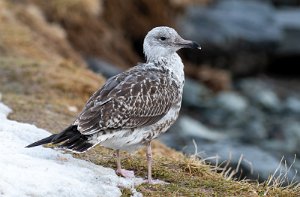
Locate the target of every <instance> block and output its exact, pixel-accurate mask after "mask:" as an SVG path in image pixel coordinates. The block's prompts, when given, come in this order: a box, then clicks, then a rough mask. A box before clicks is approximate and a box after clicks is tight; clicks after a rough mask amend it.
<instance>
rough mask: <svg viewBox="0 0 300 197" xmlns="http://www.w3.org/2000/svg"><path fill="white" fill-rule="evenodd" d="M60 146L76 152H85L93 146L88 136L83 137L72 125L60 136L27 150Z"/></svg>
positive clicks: (57, 135)
mask: <svg viewBox="0 0 300 197" xmlns="http://www.w3.org/2000/svg"><path fill="white" fill-rule="evenodd" d="M48 143H51V144H59V145H58V147H59V148H63V149H68V150H71V151H75V152H84V151H86V150H88V149H89V148H91V147H92V146H93V144H92V143H89V142H88V136H85V135H82V134H81V133H80V132H79V131H78V130H77V125H71V126H69V127H68V128H66V129H65V130H63V131H62V132H60V133H58V134H53V135H51V136H49V137H46V138H44V139H41V140H39V141H37V142H34V143H32V144H29V145H28V146H26V148H31V147H35V146H39V145H43V144H48Z"/></svg>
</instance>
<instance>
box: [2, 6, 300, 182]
mask: <svg viewBox="0 0 300 197" xmlns="http://www.w3.org/2000/svg"><path fill="white" fill-rule="evenodd" d="M299 6H300V2H299V1H298V0H289V1H278V0H273V1H271V0H264V1H261V0H218V1H217V0H182V1H180V0H168V1H160V0H154V1H150V0H130V1H118V0H109V1H105V0H86V1H81V0H64V1H62V0H52V1H39V0H25V1H20V0H14V1H9V3H7V1H0V31H1V34H0V56H1V58H0V61H1V65H0V67H6V69H2V70H4V71H5V72H7V70H9V68H12V66H13V65H18V64H19V63H18V62H20V61H22V65H23V67H17V69H18V72H17V74H15V73H14V74H11V73H10V72H7V73H4V72H2V73H1V72H0V76H1V79H0V83H1V84H5V85H4V86H2V85H1V86H2V87H1V88H2V89H1V91H4V92H5V90H11V89H14V90H16V92H17V93H18V92H22V93H25V95H26V99H28V100H30V101H32V100H33V96H32V95H33V94H37V95H38V93H39V94H49V100H51V99H52V100H55V102H57V103H59V104H60V105H62V106H63V105H64V104H65V103H68V105H70V106H69V107H68V110H67V112H66V111H65V110H62V109H63V108H58V109H55V110H56V111H57V113H56V114H50V113H49V112H47V110H46V111H45V110H44V109H43V108H42V107H41V106H39V107H36V108H34V109H31V108H29V106H22V102H21V103H17V104H16V103H15V102H12V103H11V105H13V106H17V107H23V108H24V107H27V108H28V110H36V112H37V116H40V115H41V114H43V113H48V115H49V114H50V115H51V116H50V117H52V118H51V121H53V122H55V121H57V118H58V117H59V116H60V115H59V114H60V113H67V114H70V116H71V115H73V114H76V113H77V112H78V110H80V108H81V107H82V104H83V102H84V100H86V99H87V98H88V96H89V95H90V94H91V93H92V92H93V91H94V90H96V89H97V87H99V86H100V85H101V84H102V83H103V81H104V79H103V77H102V76H104V77H105V78H108V77H110V76H112V75H114V74H117V73H118V72H121V71H122V70H124V69H127V68H130V67H131V66H133V65H135V64H136V63H137V62H143V61H144V58H143V52H142V43H143V38H144V36H145V34H146V33H147V32H148V31H149V30H150V29H151V28H153V27H155V26H159V25H167V26H171V27H174V28H175V29H177V30H178V32H180V34H182V35H183V37H185V38H189V39H191V40H195V41H197V42H198V43H200V45H201V46H202V49H203V50H202V51H201V52H200V53H199V52H198V51H197V52H193V51H191V50H182V51H181V52H180V55H181V56H182V57H183V61H184V63H185V71H186V77H187V79H186V85H185V90H184V98H183V109H182V112H181V116H180V118H179V120H178V121H177V123H176V125H174V126H173V127H172V128H171V129H170V131H169V132H168V133H167V134H166V135H164V136H162V137H161V138H160V140H161V141H162V142H163V143H165V144H167V145H168V146H170V147H172V148H175V149H177V150H179V151H182V152H184V153H187V154H196V155H197V156H199V157H201V158H203V159H205V160H206V161H207V162H209V163H212V164H213V165H215V164H218V163H219V164H220V163H224V161H230V165H229V166H228V167H232V168H236V167H237V166H239V169H240V170H239V173H238V174H237V175H236V176H237V177H241V178H245V177H246V178H253V179H259V180H260V181H263V180H266V179H267V178H268V176H269V174H270V173H273V172H274V171H275V170H276V169H277V168H279V169H284V168H285V163H284V162H281V164H280V161H281V159H282V157H283V156H284V160H286V161H287V165H288V166H290V165H292V167H291V169H290V170H289V172H288V173H287V176H288V177H289V178H290V180H292V179H293V178H295V180H300V176H299V175H295V171H296V170H299V169H300V159H298V157H296V156H295V155H297V154H298V153H299V148H298V144H299V143H300V91H299V90H300V79H299V77H300V72H299V69H298V68H297V67H298V65H299V64H300V20H299V19H300V7H299ZM8 8H9V9H13V10H14V14H12V13H10V12H9V11H8ZM12 24H13V25H12ZM49 41H50V42H49ZM49 54H51V55H49ZM29 56H30V58H32V57H34V58H35V60H36V61H38V62H39V64H38V67H42V72H40V70H39V71H38V72H37V71H36V67H35V66H37V65H35V66H31V67H30V66H27V65H31V63H30V61H28V59H27V58H28V57H29ZM16 57H18V58H16ZM24 62H25V63H24ZM25 67H26V69H23V68H25ZM75 67H82V68H84V67H89V68H90V69H91V70H92V71H94V72H97V73H100V74H101V76H98V77H94V75H92V74H91V73H90V72H87V71H85V70H84V71H82V72H80V71H79V72H77V71H76V72H73V71H74V70H75V69H74V68H75ZM28 68H29V69H28ZM0 71H1V70H0ZM54 73H55V74H57V73H61V76H63V75H68V76H69V75H71V76H72V78H71V79H72V82H71V83H70V82H69V81H68V82H66V81H58V80H56V78H55V75H54ZM24 75H27V76H28V75H30V76H31V75H32V80H31V81H30V83H31V84H32V86H33V87H32V88H31V89H24V88H22V87H19V86H16V85H15V83H13V82H14V81H21V82H22V77H23V76H24ZM45 81H48V82H50V83H51V86H53V87H55V88H56V89H57V90H58V92H56V94H57V95H58V96H59V95H64V96H63V97H64V99H62V100H58V98H57V97H52V96H51V92H46V93H45V89H43V88H42V87H43V84H44V83H46V82H45ZM24 83H25V82H24ZM37 83H38V84H39V85H36V86H35V85H34V84H37ZM7 84H9V85H7ZM25 85H26V84H24V86H25ZM27 85H28V84H27ZM71 86H72V88H73V86H76V88H75V91H73V89H72V88H71ZM26 87H27V86H26ZM71 89H72V92H70V90H71ZM75 97H76V98H77V97H82V102H79V101H78V100H76V102H75V101H73V100H72V99H74V98H75ZM14 98H15V95H14ZM34 99H35V100H34V101H35V103H36V102H38V101H39V99H38V96H35V97H34ZM9 100H11V99H9ZM49 103H50V101H49ZM40 104H41V105H42V106H45V105H46V106H47V108H49V109H51V110H52V106H51V105H50V104H49V105H47V102H46V103H40ZM64 109H65V108H64ZM24 114H26V112H24ZM24 114H23V115H24ZM15 118H16V119H18V117H15ZM19 119H22V120H23V121H24V119H25V121H27V122H32V120H33V118H31V117H28V116H27V117H26V116H22V118H19ZM37 119H38V118H37ZM38 120H39V121H40V122H39V121H37V122H33V123H35V124H37V125H39V124H40V125H43V122H42V120H40V119H38ZM69 121H70V120H64V119H63V120H61V121H60V123H58V124H57V125H56V126H50V127H49V128H48V129H58V128H60V127H61V126H62V125H64V124H67V122H69ZM225 163H226V162H225Z"/></svg>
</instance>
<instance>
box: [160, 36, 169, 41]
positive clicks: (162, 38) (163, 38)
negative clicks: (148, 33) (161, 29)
mask: <svg viewBox="0 0 300 197" xmlns="http://www.w3.org/2000/svg"><path fill="white" fill-rule="evenodd" d="M159 39H160V40H162V41H164V40H166V39H167V38H166V37H164V36H162V37H160V38H159Z"/></svg>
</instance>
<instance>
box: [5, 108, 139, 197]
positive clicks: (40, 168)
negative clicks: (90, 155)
mask: <svg viewBox="0 0 300 197" xmlns="http://www.w3.org/2000/svg"><path fill="white" fill-rule="evenodd" d="M10 112H11V110H10V109H9V108H8V107H7V106H5V105H4V104H3V103H1V102H0V139H1V142H0V196H9V197H14V196H16V197H19V196H47V197H48V196H55V197H56V196H61V197H64V196H72V197H76V196H78V197H82V196H89V197H93V196H95V197H96V196H97V197H101V196H111V197H113V196H120V195H121V191H120V188H124V187H125V188H130V189H131V191H135V192H134V195H135V196H141V195H142V194H141V193H138V192H136V190H135V189H134V186H136V185H139V184H141V183H142V182H143V180H142V179H141V178H135V179H125V178H122V177H118V176H117V175H116V174H115V171H114V170H113V169H110V168H105V167H102V166H99V165H95V164H92V163H89V162H87V161H83V160H80V159H75V158H73V157H72V155H71V154H63V153H61V152H59V151H57V150H53V149H49V148H43V147H35V148H30V149H27V148H24V147H25V146H26V145H28V144H30V143H32V142H34V141H36V140H39V139H41V138H44V137H47V136H49V135H50V133H49V132H47V131H45V130H43V129H39V128H37V127H36V126H34V125H31V124H25V123H20V122H17V121H12V120H8V119H7V115H8V114H9V113H10Z"/></svg>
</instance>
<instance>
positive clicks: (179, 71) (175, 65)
mask: <svg viewBox="0 0 300 197" xmlns="http://www.w3.org/2000/svg"><path fill="white" fill-rule="evenodd" d="M147 63H153V64H155V65H156V66H162V67H164V68H165V69H168V70H169V71H171V72H172V74H173V75H175V76H176V77H177V80H178V81H179V82H180V83H182V85H183V83H184V71H183V67H184V66H183V63H182V60H181V58H180V56H179V55H178V54H177V53H172V54H170V55H168V56H164V57H156V58H148V57H147Z"/></svg>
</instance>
